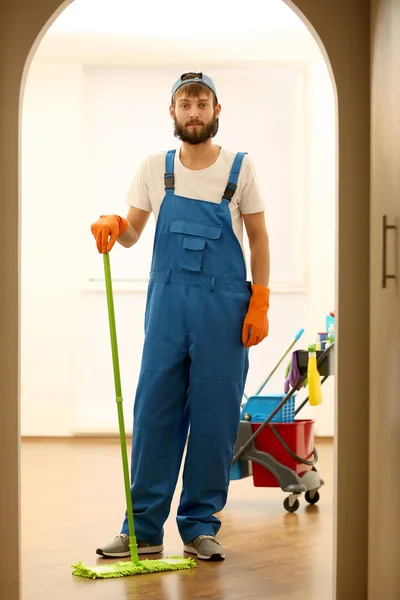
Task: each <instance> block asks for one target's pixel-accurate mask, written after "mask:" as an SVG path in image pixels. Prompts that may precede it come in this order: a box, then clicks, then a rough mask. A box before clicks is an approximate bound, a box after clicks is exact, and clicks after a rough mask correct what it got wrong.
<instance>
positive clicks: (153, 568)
mask: <svg viewBox="0 0 400 600" xmlns="http://www.w3.org/2000/svg"><path fill="white" fill-rule="evenodd" d="M103 258H104V276H105V281H106V294H107V307H108V318H109V324H110V337H111V352H112V360H113V369H114V383H115V395H116V398H115V399H116V402H117V408H118V424H119V438H120V443H121V454H122V466H123V473H124V484H125V495H126V507H127V515H128V527H129V549H130V553H131V560H130V561H118V562H115V563H113V564H111V565H99V566H96V567H85V566H84V565H83V564H82V563H81V562H77V563H75V564H74V565H72V568H73V571H72V574H73V575H76V576H78V577H87V578H89V579H108V578H111V577H125V576H126V575H142V574H146V573H158V572H160V571H177V570H181V569H193V568H195V567H197V563H196V561H195V560H194V559H193V558H183V557H181V556H172V557H170V558H163V559H160V560H147V559H146V560H142V561H139V556H138V551H137V541H136V536H135V527H134V522H133V510H132V498H131V490H130V480H129V467H128V455H127V450H126V436H125V424H124V413H123V408H122V402H123V400H122V391H121V377H120V370H119V360H118V346H117V333H116V326H115V315H114V301H113V293H112V282H111V269H110V257H109V254H108V253H105V254H103Z"/></svg>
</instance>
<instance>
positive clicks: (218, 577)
mask: <svg viewBox="0 0 400 600" xmlns="http://www.w3.org/2000/svg"><path fill="white" fill-rule="evenodd" d="M318 450H319V463H318V469H319V471H320V472H321V474H322V476H323V477H324V479H325V481H326V485H325V487H324V488H322V490H321V500H320V502H319V504H318V505H316V506H308V505H307V504H306V502H305V500H304V499H303V498H302V500H301V507H300V509H299V510H298V512H297V513H293V514H289V513H287V512H286V511H285V510H284V508H283V505H282V502H283V499H284V496H285V495H284V493H283V492H282V491H281V490H280V489H279V488H276V489H272V488H255V487H254V486H253V485H252V480H251V479H245V480H242V481H237V482H232V483H231V487H230V495H229V501H228V505H227V506H226V508H225V510H224V511H223V513H222V515H221V516H222V521H223V526H222V528H221V532H220V535H219V539H220V540H221V542H222V543H223V545H224V547H225V550H226V560H225V561H223V562H219V563H205V562H202V561H200V562H199V564H198V568H197V569H193V570H190V571H180V572H176V573H171V572H170V573H158V574H153V575H141V576H135V577H124V578H121V579H111V580H96V581H93V580H87V579H82V578H79V577H73V576H72V575H71V568H70V565H72V564H73V563H74V562H76V561H77V560H82V562H83V563H84V564H86V565H95V564H98V563H100V562H101V559H97V557H96V555H95V549H96V547H97V545H98V544H100V543H102V542H104V541H108V540H110V539H111V538H113V536H114V535H115V534H116V533H118V532H119V527H120V523H121V519H122V515H123V512H124V492H123V480H122V475H121V466H120V450H119V445H118V442H117V441H114V440H108V441H107V440H97V441H86V442H85V441H74V440H71V441H68V440H63V441H35V440H24V441H23V443H22V507H21V508H22V580H23V587H22V590H23V594H22V600H94V599H96V600H132V599H135V598H142V597H143V598H146V600H191V599H194V600H195V599H196V600H197V599H202V600H266V599H268V600H278V599H279V600H283V599H285V600H288V599H290V600H331V598H332V539H333V536H332V495H333V447H332V444H331V443H330V442H323V443H322V442H321V443H319V444H318ZM179 491H180V490H177V494H176V496H175V499H174V503H173V507H172V513H171V516H170V518H169V520H168V523H167V525H166V530H165V531H166V533H165V541H164V546H165V554H166V555H169V556H171V555H181V554H182V544H181V541H180V538H179V535H178V533H177V529H176V525H175V518H174V514H175V510H176V503H177V498H178V493H179ZM149 558H154V557H152V556H149Z"/></svg>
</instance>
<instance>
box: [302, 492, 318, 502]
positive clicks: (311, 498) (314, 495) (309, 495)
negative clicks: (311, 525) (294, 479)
mask: <svg viewBox="0 0 400 600" xmlns="http://www.w3.org/2000/svg"><path fill="white" fill-rule="evenodd" d="M304 498H305V499H306V501H307V502H308V504H317V502H318V500H319V491H318V490H309V491H308V492H306V493H305V495H304Z"/></svg>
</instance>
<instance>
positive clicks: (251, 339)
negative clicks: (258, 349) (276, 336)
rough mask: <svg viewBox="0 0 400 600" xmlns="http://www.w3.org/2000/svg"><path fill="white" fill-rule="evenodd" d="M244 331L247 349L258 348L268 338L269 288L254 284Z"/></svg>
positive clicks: (244, 341) (244, 342)
mask: <svg viewBox="0 0 400 600" xmlns="http://www.w3.org/2000/svg"><path fill="white" fill-rule="evenodd" d="M251 290H252V295H251V298H250V303H249V308H248V311H247V315H246V317H245V320H244V323H243V329H242V342H243V344H244V345H245V347H246V348H250V346H256V345H257V344H259V343H260V342H262V340H263V339H264V338H265V337H267V335H268V330H269V323H268V309H269V288H267V287H265V286H263V285H257V284H254V285H252V286H251Z"/></svg>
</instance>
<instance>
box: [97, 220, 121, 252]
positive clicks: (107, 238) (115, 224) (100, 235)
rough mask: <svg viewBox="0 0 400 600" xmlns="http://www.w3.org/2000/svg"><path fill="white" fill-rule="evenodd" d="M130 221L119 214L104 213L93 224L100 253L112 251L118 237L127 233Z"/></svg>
mask: <svg viewBox="0 0 400 600" xmlns="http://www.w3.org/2000/svg"><path fill="white" fill-rule="evenodd" d="M128 227H129V223H128V221H127V220H126V219H124V218H123V217H120V216H119V215H103V216H101V217H100V219H98V220H97V221H96V222H95V223H93V224H92V226H91V231H92V233H93V235H94V237H95V239H96V246H97V250H98V251H99V252H100V254H105V253H106V252H110V250H111V248H112V247H113V246H114V244H115V242H116V240H117V238H118V237H119V236H120V235H122V234H123V233H125V231H126V230H127V229H128Z"/></svg>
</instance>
